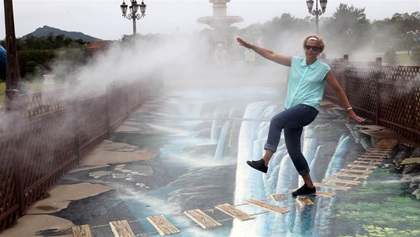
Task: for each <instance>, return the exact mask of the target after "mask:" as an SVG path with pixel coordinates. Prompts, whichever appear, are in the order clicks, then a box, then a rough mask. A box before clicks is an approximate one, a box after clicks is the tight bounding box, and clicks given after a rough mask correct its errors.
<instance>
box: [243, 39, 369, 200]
mask: <svg viewBox="0 0 420 237" xmlns="http://www.w3.org/2000/svg"><path fill="white" fill-rule="evenodd" d="M236 40H237V42H238V43H239V44H240V45H242V46H244V47H246V48H248V49H250V50H253V51H254V52H255V53H257V54H259V55H261V56H262V57H264V58H266V59H268V60H271V61H273V62H276V63H278V64H281V65H284V66H287V67H290V74H289V82H288V86H287V94H286V101H285V110H284V111H282V112H280V113H278V114H277V115H275V116H274V117H273V118H272V119H271V121H270V127H269V131H268V136H267V142H266V144H265V145H264V150H265V153H264V156H263V157H262V159H261V160H257V161H247V164H248V165H249V166H251V167H252V168H254V169H256V170H259V171H261V172H263V173H267V170H268V166H269V162H270V159H271V157H272V156H273V154H274V153H275V152H276V150H277V147H278V145H279V142H280V136H281V133H282V131H284V138H285V143H286V148H287V152H288V153H289V156H290V158H291V159H292V162H293V164H294V166H295V168H296V170H297V172H298V173H299V175H300V176H301V177H302V179H303V181H304V185H303V186H302V187H300V188H298V189H296V190H294V191H293V192H292V195H294V196H297V195H305V194H314V193H316V188H315V186H314V184H313V182H312V179H311V176H310V173H309V172H310V170H309V166H308V162H307V161H306V158H305V157H304V156H303V154H302V151H301V135H302V131H303V127H305V126H307V125H309V124H310V123H312V121H314V120H315V118H316V116H317V115H318V110H319V105H320V102H321V100H322V97H323V94H324V88H325V84H326V83H328V84H329V85H330V86H331V88H332V89H333V90H334V91H335V92H336V94H337V96H338V98H339V99H340V100H341V101H342V103H343V105H344V106H345V107H346V108H347V113H348V116H347V122H350V121H351V120H355V121H357V122H363V121H364V118H362V117H359V116H358V115H357V114H355V112H354V111H353V109H352V107H351V105H350V102H349V100H348V99H347V96H346V94H345V93H344V90H343V89H342V88H341V86H340V85H339V84H338V82H337V80H336V78H335V76H334V74H333V72H332V71H331V68H330V67H329V66H328V65H327V64H326V63H324V62H322V61H321V60H320V59H318V56H319V55H320V54H321V53H322V52H323V51H324V48H325V43H324V40H323V39H322V38H321V37H320V36H318V35H316V34H311V35H308V36H307V37H306V38H305V39H304V40H303V45H302V47H303V50H304V53H305V57H299V56H289V55H283V54H278V53H275V52H273V51H271V50H269V49H266V48H263V47H259V46H257V45H253V44H251V43H249V42H247V41H245V40H243V39H241V38H239V37H238V38H237V39H236Z"/></svg>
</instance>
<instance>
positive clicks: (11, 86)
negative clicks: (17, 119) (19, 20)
mask: <svg viewBox="0 0 420 237" xmlns="http://www.w3.org/2000/svg"><path fill="white" fill-rule="evenodd" d="M4 17H5V23H6V26H5V27H6V52H7V53H6V55H7V56H6V57H7V59H6V97H5V105H6V109H7V110H14V105H15V103H13V104H12V102H14V100H15V98H16V97H17V96H18V95H19V82H20V80H21V79H20V72H19V64H18V57H17V49H16V36H15V21H14V16H13V1H12V0H4Z"/></svg>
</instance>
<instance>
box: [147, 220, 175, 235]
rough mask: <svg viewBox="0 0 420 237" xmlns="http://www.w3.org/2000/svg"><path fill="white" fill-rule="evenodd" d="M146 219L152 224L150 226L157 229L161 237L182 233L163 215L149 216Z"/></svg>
mask: <svg viewBox="0 0 420 237" xmlns="http://www.w3.org/2000/svg"><path fill="white" fill-rule="evenodd" d="M146 219H147V220H148V221H149V222H150V224H152V225H153V227H155V229H156V230H157V231H158V232H159V234H160V235H161V236H164V235H170V234H177V233H179V232H180V231H179V230H178V229H177V228H176V227H175V226H174V225H172V224H171V223H170V222H169V221H168V220H167V219H166V218H165V216H163V215H160V216H148V217H146Z"/></svg>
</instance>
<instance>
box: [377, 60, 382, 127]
mask: <svg viewBox="0 0 420 237" xmlns="http://www.w3.org/2000/svg"><path fill="white" fill-rule="evenodd" d="M381 75H382V58H381V57H378V58H376V61H375V85H376V91H375V93H376V104H375V124H376V125H379V116H380V112H381V103H380V99H381V95H380V86H379V80H380V79H381Z"/></svg>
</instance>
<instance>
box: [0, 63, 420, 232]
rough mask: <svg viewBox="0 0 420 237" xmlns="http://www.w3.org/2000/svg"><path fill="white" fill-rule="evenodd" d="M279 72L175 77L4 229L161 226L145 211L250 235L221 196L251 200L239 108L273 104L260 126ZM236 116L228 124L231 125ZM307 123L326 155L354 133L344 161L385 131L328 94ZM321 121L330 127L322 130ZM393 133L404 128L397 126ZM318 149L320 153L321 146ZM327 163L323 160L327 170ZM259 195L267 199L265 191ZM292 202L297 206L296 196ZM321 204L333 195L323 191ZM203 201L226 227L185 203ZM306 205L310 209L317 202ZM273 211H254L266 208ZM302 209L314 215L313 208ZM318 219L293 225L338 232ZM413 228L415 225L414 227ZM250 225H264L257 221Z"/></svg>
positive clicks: (277, 99)
mask: <svg viewBox="0 0 420 237" xmlns="http://www.w3.org/2000/svg"><path fill="white" fill-rule="evenodd" d="M276 73H278V72H276V71H272V72H267V71H266V75H270V76H266V77H265V79H264V80H261V81H259V82H256V81H255V79H254V76H255V75H254V74H252V75H248V77H247V78H246V77H243V78H240V79H235V80H232V81H226V80H222V79H218V80H206V81H207V82H208V83H203V81H196V80H194V79H195V78H196V77H197V75H187V76H186V77H179V78H182V79H179V80H178V81H166V82H165V86H164V88H162V90H161V91H158V92H156V94H155V95H154V96H153V97H152V98H150V100H148V101H147V102H145V103H144V104H143V105H142V106H141V107H140V108H139V109H138V110H136V111H134V112H133V113H132V114H131V115H130V116H129V118H128V119H127V120H126V121H125V122H124V124H123V125H121V126H120V127H119V128H118V130H117V131H116V132H115V133H114V134H112V135H111V137H110V138H109V139H107V140H105V141H103V142H102V143H101V144H100V145H99V146H98V147H97V148H96V149H95V150H94V151H93V152H92V153H90V154H89V155H88V156H87V157H86V158H85V159H84V160H83V161H82V162H81V163H80V165H79V166H77V167H75V168H74V169H73V170H72V171H71V172H69V173H68V174H66V175H64V176H63V177H62V178H61V179H60V180H59V182H58V183H57V184H56V185H55V186H54V187H53V188H52V189H51V190H50V191H49V192H48V195H47V196H46V198H45V199H43V200H40V201H38V202H36V203H34V204H33V205H32V206H31V207H30V208H29V209H28V211H27V213H26V214H25V215H24V216H23V217H21V218H19V219H18V220H17V223H16V224H15V225H13V226H12V227H11V228H9V229H6V230H5V231H3V232H2V233H0V236H2V237H30V236H61V237H72V236H73V229H72V228H73V227H75V226H81V225H87V226H89V227H90V230H91V232H92V235H93V236H101V237H108V236H109V237H112V236H117V235H116V234H115V232H113V230H112V228H110V226H109V222H112V221H121V220H126V221H127V223H128V224H129V226H130V228H131V230H132V232H133V233H134V236H159V234H158V232H157V231H156V230H155V229H154V228H153V227H152V226H151V225H150V223H148V222H147V221H146V219H147V217H148V216H151V215H160V214H162V215H165V216H170V219H171V221H174V222H176V223H177V224H178V225H181V226H182V228H180V229H181V232H182V233H186V234H177V235H175V236H228V234H226V233H231V234H230V236H247V233H252V232H244V233H241V232H240V231H238V230H237V229H235V224H234V222H233V221H232V219H229V218H227V219H226V217H222V216H221V214H220V213H215V211H214V209H212V208H211V207H213V206H215V205H218V204H222V203H235V204H237V205H239V206H241V205H243V204H240V202H242V200H239V201H238V197H237V194H238V193H239V192H240V191H239V190H240V189H238V187H239V186H240V182H239V181H238V179H240V177H241V173H240V172H242V171H241V170H242V169H243V170H245V171H244V172H246V174H248V172H254V171H249V169H248V168H249V167H246V165H244V166H242V165H238V162H239V157H238V156H239V155H238V154H239V152H238V150H239V149H240V148H238V147H240V144H241V141H240V139H241V136H244V135H243V134H242V132H243V130H242V128H241V124H242V126H243V122H244V121H249V120H245V119H244V117H238V116H237V115H238V114H239V115H242V114H243V112H244V111H245V110H246V108H249V105H250V104H253V103H254V102H255V101H260V103H261V104H268V106H267V107H266V109H265V110H264V111H260V113H261V116H260V117H256V118H254V120H255V121H257V120H258V123H259V124H260V125H259V126H260V127H258V126H257V127H255V128H254V130H255V131H258V130H260V129H264V126H266V125H267V124H268V122H269V118H270V116H268V115H263V114H264V113H267V111H271V110H276V109H279V105H281V100H282V96H281V95H282V93H284V88H283V86H284V83H278V79H277V76H276ZM207 77H209V78H211V76H209V75H207ZM213 79H214V78H213ZM187 81H188V83H185V82H187ZM240 82H243V83H240ZM180 84H182V85H183V86H180ZM186 85H188V86H186ZM238 85H241V86H238ZM277 87H279V88H277ZM264 106H265V105H264ZM256 109H257V107H256ZM280 109H281V108H280ZM270 113H271V112H269V114H270ZM228 126H230V128H229V129H224V127H226V128H227V127H228ZM308 130H309V131H314V132H313V134H312V132H311V134H312V135H311V136H312V137H311V139H313V140H314V139H315V140H317V142H318V143H319V144H318V146H316V147H315V148H314V149H318V150H320V152H321V153H324V155H325V156H326V157H332V156H333V155H334V152H335V151H336V150H337V147H338V143H339V140H341V139H343V138H341V137H342V136H343V134H347V135H346V137H347V138H348V139H349V143H348V146H349V147H350V148H349V149H348V151H347V152H346V155H345V156H344V157H345V160H344V161H343V164H348V163H350V162H353V161H354V160H355V159H356V158H357V157H359V156H360V155H361V154H363V153H364V152H365V151H366V150H367V149H368V148H369V146H371V145H372V144H373V143H374V142H375V141H377V140H379V139H380V138H381V136H382V137H384V136H385V135H380V134H379V135H378V134H375V136H369V135H366V133H360V131H359V130H360V129H358V128H357V127H356V125H355V124H350V125H349V124H346V123H345V112H344V111H343V110H342V109H341V108H340V107H338V106H336V105H334V104H331V103H329V102H327V101H324V102H323V103H322V109H321V113H320V115H319V116H318V118H317V122H314V125H313V126H312V127H311V128H310V129H308ZM316 131H322V134H321V135H320V134H319V133H317V132H316ZM264 136H265V135H262V137H264ZM308 136H309V135H308ZM386 136H388V137H392V138H395V137H396V135H395V134H393V133H391V132H390V133H389V134H388V135H386ZM222 137H223V138H226V140H222V139H221V138H222ZM402 139H403V138H402ZM313 140H311V144H312V143H313ZM318 140H319V141H318ZM220 141H223V144H222V143H221V142H220ZM256 142H261V139H256ZM408 142H410V141H408ZM318 150H317V151H316V152H318ZM257 153H258V150H257ZM310 153H315V150H313V151H311V152H310ZM314 159H315V158H314ZM325 166H328V165H327V164H326V165H325ZM320 167H321V165H320V166H319V167H318V168H317V169H319V170H321V168H320ZM314 171H315V172H316V169H315V170H314ZM270 172H274V171H271V170H270V171H269V173H270ZM323 173H325V172H323ZM244 174H245V173H244ZM251 174H252V175H260V174H257V173H251ZM290 174H291V176H293V177H295V178H294V179H292V180H291V181H290V187H287V189H286V191H285V192H288V191H290V190H291V189H292V188H295V187H297V185H298V182H299V181H298V177H297V175H296V174H295V172H294V171H293V170H292V171H290ZM260 176H261V175H260ZM314 176H315V177H316V176H317V174H314ZM267 177H268V176H264V177H263V179H266V178H267ZM292 184H293V185H294V186H293V185H292ZM254 195H255V197H256V199H258V197H259V196H258V195H259V194H258V195H257V194H254ZM260 199H261V198H260ZM290 199H291V198H290ZM290 202H291V203H292V205H291V206H293V203H294V200H293V199H291V200H290ZM316 205H317V206H321V205H327V204H325V203H323V202H322V203H321V201H319V202H318V203H316ZM414 205H418V203H417V204H416V203H414ZM196 208H198V209H202V210H210V209H211V211H209V213H211V214H214V215H215V216H217V217H218V218H217V219H218V220H222V221H223V220H224V219H226V220H225V221H224V222H223V224H224V225H226V226H227V229H226V228H224V229H222V228H220V230H218V229H217V228H215V229H212V230H201V228H200V227H198V226H197V225H195V224H194V223H192V222H190V221H187V220H185V219H184V217H183V216H182V215H183V212H184V211H185V210H191V209H196ZM299 210H301V209H299V208H297V209H296V210H295V209H293V210H292V212H296V213H300V212H299ZM306 212H308V213H309V215H310V213H313V212H314V211H311V210H309V211H308V210H307V211H306ZM265 213H267V212H261V213H255V215H258V216H264V215H266V214H265ZM315 213H316V212H315ZM315 213H313V215H315ZM288 215H289V214H288ZM290 215H292V214H290ZM295 215H297V214H293V216H295ZM325 215H326V214H325ZM296 218H297V217H296ZM300 218H303V219H302V220H305V219H304V218H305V217H300ZM320 218H322V217H320ZM324 218H326V217H324ZM316 220H318V219H316ZM322 220H324V219H322ZM266 221H267V220H266ZM251 223H252V225H248V226H251V227H252V226H253V227H252V228H257V227H256V226H258V224H259V223H261V222H258V221H254V222H251ZM316 223H317V221H315V217H313V218H310V221H309V222H308V223H306V224H305V225H304V226H306V227H299V230H296V229H293V228H292V230H294V231H296V235H294V236H313V235H309V234H307V233H308V231H315V230H316V231H315V232H317V233H324V234H325V235H321V234H320V235H319V236H335V235H334V233H337V232H339V231H342V230H337V232H334V233H331V232H325V230H323V228H321V227H319V226H318V225H319V224H316ZM296 225H297V224H296ZM329 225H333V222H329ZM251 227H249V228H251ZM295 228H296V227H295ZM305 228H306V229H305ZM352 228H353V229H352ZM354 228H356V227H349V226H346V227H345V228H344V227H343V230H346V231H347V232H345V233H354V232H355V231H360V228H362V227H357V228H358V230H354ZM384 228H385V227H384ZM407 228H408V229H409V230H410V231H416V228H414V227H411V226H408V227H407ZM231 229H232V232H231ZM348 229H350V230H348ZM244 231H246V230H244ZM251 231H254V232H253V233H263V232H261V230H256V229H252V230H251ZM289 231H290V230H289ZM365 231H366V232H368V231H369V230H367V229H365ZM396 231H397V230H396ZM232 233H236V234H232ZM239 233H241V234H239ZM264 233H265V232H264ZM412 233H416V232H412ZM261 236H268V235H265V234H261ZM410 236H414V235H410Z"/></svg>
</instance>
